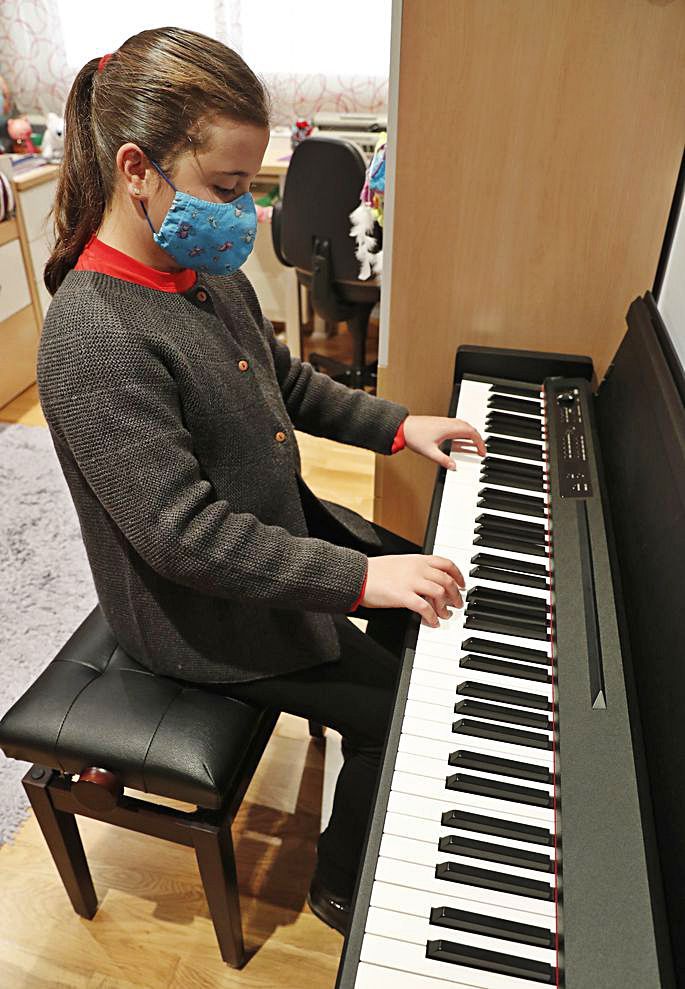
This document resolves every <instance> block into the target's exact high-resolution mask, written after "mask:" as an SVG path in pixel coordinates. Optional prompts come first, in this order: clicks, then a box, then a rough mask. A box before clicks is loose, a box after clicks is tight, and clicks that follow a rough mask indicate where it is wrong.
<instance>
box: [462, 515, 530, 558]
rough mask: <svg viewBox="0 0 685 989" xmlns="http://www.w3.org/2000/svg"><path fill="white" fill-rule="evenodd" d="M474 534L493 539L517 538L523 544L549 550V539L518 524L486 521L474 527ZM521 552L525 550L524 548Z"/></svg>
mask: <svg viewBox="0 0 685 989" xmlns="http://www.w3.org/2000/svg"><path fill="white" fill-rule="evenodd" d="M473 532H474V535H476V536H488V537H491V538H493V539H515V540H516V542H517V543H521V545H522V547H523V546H539V547H541V548H542V549H544V551H545V552H547V540H546V539H545V537H544V536H543V537H542V538H540V536H538V535H537V534H536V533H533V532H527V531H526V530H525V529H520V528H518V527H516V526H513V525H512V526H507V525H499V524H498V523H497V522H490V521H488V522H484V523H481V524H480V525H477V526H475V527H474V530H473ZM521 552H525V550H524V549H522V550H521Z"/></svg>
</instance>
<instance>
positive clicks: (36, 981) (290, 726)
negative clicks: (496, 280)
mask: <svg viewBox="0 0 685 989" xmlns="http://www.w3.org/2000/svg"><path fill="white" fill-rule="evenodd" d="M339 342H340V343H342V341H339ZM0 420H2V421H8V422H21V423H24V424H26V425H31V426H45V421H44V419H43V416H42V413H41V410H40V406H39V404H38V397H37V392H36V389H35V386H34V387H32V388H29V389H28V390H27V391H26V392H24V393H23V394H22V395H20V396H18V398H16V399H15V400H14V401H13V402H12V403H11V404H10V405H7V406H5V408H4V409H0ZM298 441H299V442H300V447H301V450H302V459H303V474H304V476H305V478H306V480H307V482H308V483H309V484H310V485H311V486H312V488H313V489H314V490H315V491H316V492H317V494H319V495H320V496H321V497H324V498H330V499H332V500H335V501H338V502H340V503H342V504H346V505H349V506H350V507H351V508H354V509H356V510H357V511H360V512H362V514H365V515H366V516H367V518H371V513H372V505H373V470H374V458H373V454H371V453H369V452H368V451H365V450H357V449H354V448H352V447H345V446H341V445H339V444H336V443H332V442H330V441H328V440H321V439H318V438H315V437H311V436H306V435H302V434H299V433H298ZM46 510H47V506H46ZM49 658H50V657H46V662H47V661H48V660H49ZM334 740H335V736H334V735H331V733H329V739H328V746H329V754H330V751H331V749H332V748H333V746H334ZM333 764H335V759H334V760H333ZM330 766H331V760H330V758H329V759H327V760H324V745H323V744H322V743H318V742H314V741H312V740H310V739H309V736H308V734H307V731H306V724H305V723H303V722H302V721H301V720H300V719H298V718H293V717H290V716H282V717H281V719H280V720H279V723H278V725H277V728H276V732H275V734H274V736H273V738H272V740H271V742H270V743H269V745H268V747H267V750H266V752H265V754H264V757H263V758H262V761H261V763H260V766H259V768H258V770H257V773H256V774H255V777H254V779H253V781H252V784H251V786H250V788H249V790H248V792H247V795H246V797H245V800H244V801H243V805H242V807H241V809H240V811H239V813H238V816H237V819H236V822H235V825H234V841H235V845H236V860H237V866H238V876H239V881H240V890H241V906H242V911H243V931H244V936H245V941H246V946H247V948H248V951H249V952H250V958H249V961H248V963H247V965H246V966H245V967H244V968H243V969H242V970H241V971H240V972H235V971H233V970H231V969H230V968H228V967H227V966H226V965H225V964H224V963H223V962H222V961H221V958H220V956H219V952H218V948H217V944H216V940H215V937H214V930H213V927H212V924H211V920H210V918H209V913H208V910H207V904H206V901H205V898H204V893H203V890H202V885H201V883H200V878H199V875H198V872H197V867H196V864H195V858H194V855H193V852H192V850H191V849H189V848H184V847H182V846H179V845H173V844H171V843H169V842H164V841H160V840H158V839H155V838H151V837H149V836H147V835H138V834H132V833H130V832H126V831H121V830H119V829H116V828H113V827H110V826H108V825H105V824H103V823H102V822H99V821H91V820H88V819H87V818H79V825H80V829H81V834H82V838H83V844H84V847H85V850H86V854H87V855H88V859H89V864H90V868H91V873H92V875H93V881H94V884H95V889H96V892H97V894H98V903H99V909H98V912H97V914H96V915H95V917H94V918H93V920H90V921H89V920H84V919H83V918H81V917H79V916H77V915H76V914H75V913H74V912H73V910H72V908H71V905H70V903H69V901H68V899H67V896H66V894H65V892H64V890H63V888H62V885H61V883H60V881H59V879H58V876H57V872H56V870H55V868H54V865H53V863H52V859H51V858H50V855H49V853H48V851H47V848H46V846H45V844H44V842H43V839H42V836H41V834H40V831H39V829H38V827H37V825H36V822H35V820H34V818H33V816H32V815H31V816H29V818H28V819H27V821H26V822H25V823H24V824H23V825H22V827H21V829H20V830H19V832H18V834H17V835H16V837H15V839H14V840H13V841H12V842H11V843H10V844H7V845H4V846H2V847H0V989H57V987H60V989H61V987H68V989H134V987H135V989H210V987H212V989H213V987H216V989H228V987H231V989H233V987H246V989H247V987H250V989H275V987H279V989H303V987H306V989H331V987H332V986H333V985H334V983H335V976H336V972H337V967H338V961H339V955H340V950H341V948H342V937H341V936H340V935H339V934H338V933H337V932H336V931H333V930H331V929H330V928H328V927H326V926H325V925H324V924H322V923H321V922H320V921H319V920H317V918H316V917H314V916H313V915H312V914H311V912H310V911H309V909H308V907H307V906H306V904H305V896H306V892H307V888H308V884H309V878H310V873H311V870H312V867H313V864H314V858H315V846H316V839H317V836H318V833H319V827H320V821H321V814H322V803H323V804H324V805H325V804H326V803H328V805H330V791H331V788H332V783H333V780H334V774H331V770H330ZM127 792H130V793H131V794H133V795H138V794H136V791H133V790H131V791H127ZM140 796H144V794H140ZM166 802H167V803H169V804H170V805H172V806H179V807H184V808H186V809H191V808H189V805H184V804H180V803H174V801H170V800H169V801H166Z"/></svg>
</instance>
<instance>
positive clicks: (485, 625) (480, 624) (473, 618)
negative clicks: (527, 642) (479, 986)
mask: <svg viewBox="0 0 685 989" xmlns="http://www.w3.org/2000/svg"><path fill="white" fill-rule="evenodd" d="M464 628H472V629H474V630H475V631H477V632H492V633H494V634H496V635H515V636H519V637H520V638H523V639H540V640H543V639H546V640H549V635H548V633H547V632H546V631H545V630H544V629H541V628H537V627H536V626H534V625H525V626H524V625H518V624H517V625H514V624H513V623H508V622H506V621H502V620H500V619H497V618H482V617H480V616H478V615H468V616H467V618H466V621H465V622H464Z"/></svg>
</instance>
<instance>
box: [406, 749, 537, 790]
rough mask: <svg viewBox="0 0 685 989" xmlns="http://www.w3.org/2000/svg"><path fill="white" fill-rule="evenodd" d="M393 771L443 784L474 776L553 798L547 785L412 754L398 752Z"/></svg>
mask: <svg viewBox="0 0 685 989" xmlns="http://www.w3.org/2000/svg"><path fill="white" fill-rule="evenodd" d="M484 754H485V753H484ZM487 754H489V753H487ZM395 769H396V770H397V771H398V772H402V773H413V774H415V775H420V776H424V777H425V778H426V779H433V780H438V781H443V782H444V781H445V779H446V778H447V777H448V776H451V775H453V774H454V773H460V774H461V775H462V776H464V777H468V776H474V777H477V778H482V779H487V780H488V782H491V783H513V784H514V785H518V786H525V787H530V788H531V789H532V790H539V791H540V792H541V793H542V794H544V795H545V796H549V797H552V796H553V787H552V786H551V784H549V783H536V782H532V781H528V780H519V779H518V778H516V779H512V778H511V777H510V776H507V775H506V774H498V773H486V772H480V771H479V770H477V769H467V768H464V767H463V766H450V765H449V764H448V763H447V762H442V761H441V760H440V759H433V758H431V757H430V756H423V755H416V753H414V752H406V751H398V753H397V757H396V760H395ZM457 792H458V791H457Z"/></svg>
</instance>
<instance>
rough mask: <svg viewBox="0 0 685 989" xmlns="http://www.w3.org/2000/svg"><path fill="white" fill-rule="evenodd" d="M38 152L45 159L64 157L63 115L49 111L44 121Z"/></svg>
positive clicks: (60, 158) (57, 159)
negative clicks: (41, 140) (43, 130)
mask: <svg viewBox="0 0 685 989" xmlns="http://www.w3.org/2000/svg"><path fill="white" fill-rule="evenodd" d="M40 153H41V155H42V156H43V158H45V159H46V160H47V161H61V160H62V158H63V157H64V117H59V116H58V115H57V114H56V113H49V114H48V116H47V121H46V128H45V133H44V134H43V143H42V144H41V146H40Z"/></svg>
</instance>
